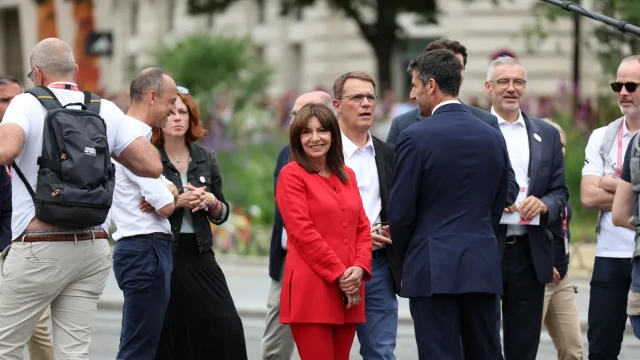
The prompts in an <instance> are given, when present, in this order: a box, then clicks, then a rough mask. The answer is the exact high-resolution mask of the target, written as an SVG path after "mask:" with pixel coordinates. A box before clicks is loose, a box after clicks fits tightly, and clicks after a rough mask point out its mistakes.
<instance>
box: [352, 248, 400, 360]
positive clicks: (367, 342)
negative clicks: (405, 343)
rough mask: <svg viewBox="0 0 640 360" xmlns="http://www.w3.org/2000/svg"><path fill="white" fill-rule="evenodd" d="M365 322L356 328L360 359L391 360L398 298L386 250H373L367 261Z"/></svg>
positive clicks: (394, 357)
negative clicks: (369, 272) (369, 269)
mask: <svg viewBox="0 0 640 360" xmlns="http://www.w3.org/2000/svg"><path fill="white" fill-rule="evenodd" d="M364 286H365V294H366V297H365V299H364V300H365V307H364V309H365V318H366V320H367V321H366V322H364V323H361V324H358V326H357V328H356V330H357V333H358V340H359V341H360V355H361V356H362V358H363V359H367V360H368V359H381V360H395V359H396V356H395V355H394V354H393V352H394V350H395V349H396V338H397V337H398V298H397V297H396V293H395V291H394V289H393V276H392V274H391V268H390V266H389V258H388V255H387V251H386V250H384V249H381V250H375V251H374V258H373V260H372V261H371V280H370V281H367V282H366V283H365V284H364Z"/></svg>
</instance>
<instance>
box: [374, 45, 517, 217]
mask: <svg viewBox="0 0 640 360" xmlns="http://www.w3.org/2000/svg"><path fill="white" fill-rule="evenodd" d="M436 49H447V50H451V51H452V52H453V53H454V54H455V55H456V57H457V58H458V59H459V60H460V61H461V62H462V70H461V73H460V75H461V77H462V80H461V81H464V69H465V67H466V66H467V48H466V47H464V45H462V44H460V42H458V41H455V40H444V39H442V40H436V41H433V42H431V43H429V45H427V47H426V48H425V49H424V52H427V51H431V50H436ZM424 52H423V53H424ZM414 97H415V95H414V93H413V91H412V92H411V98H414ZM461 103H462V102H461ZM462 106H463V107H464V109H465V110H467V111H468V112H470V113H471V114H473V115H474V116H475V117H477V118H478V119H480V120H482V121H484V122H486V123H487V124H489V125H491V126H492V127H494V128H495V129H496V130H500V128H499V126H498V119H497V118H496V117H495V116H494V115H492V114H490V113H489V112H487V111H484V110H482V109H478V108H476V107H473V106H471V105H467V104H462ZM422 119H424V117H423V116H421V115H420V109H415V110H411V111H408V112H406V113H404V114H402V115H399V116H397V117H396V118H394V119H393V121H392V122H391V129H389V134H388V135H387V143H389V144H391V145H395V144H396V142H397V141H398V136H400V133H401V132H402V130H404V129H406V128H408V127H409V126H411V125H413V124H415V123H417V122H418V121H420V120H422ZM518 191H519V187H518V182H517V181H516V175H515V173H514V172H513V169H512V168H511V165H509V190H508V192H507V202H506V206H510V205H512V204H513V203H514V202H515V201H516V197H517V196H518Z"/></svg>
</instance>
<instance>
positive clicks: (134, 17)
mask: <svg viewBox="0 0 640 360" xmlns="http://www.w3.org/2000/svg"><path fill="white" fill-rule="evenodd" d="M139 7H140V4H139V3H138V0H134V1H133V2H132V3H131V35H138V12H139Z"/></svg>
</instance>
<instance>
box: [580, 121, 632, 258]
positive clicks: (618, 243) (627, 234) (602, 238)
mask: <svg viewBox="0 0 640 360" xmlns="http://www.w3.org/2000/svg"><path fill="white" fill-rule="evenodd" d="M606 131H607V127H606V126H605V127H601V128H598V129H596V130H594V131H593V132H592V133H591V136H590V137H589V142H588V143H587V147H586V149H585V160H584V167H583V168H582V176H585V175H594V176H600V177H602V176H604V175H606V174H609V175H613V176H616V177H617V173H616V171H615V170H614V169H613V166H612V164H609V163H605V161H604V160H603V159H602V156H600V146H601V145H602V140H603V139H604V134H605V132H606ZM632 137H633V134H631V133H630V132H629V130H628V129H627V126H626V124H625V126H624V127H623V132H622V154H621V157H620V158H621V160H622V161H621V162H624V154H625V152H626V151H627V146H628V145H629V142H630V141H631V138H632ZM609 157H610V159H611V160H612V161H613V162H618V139H617V137H616V139H615V140H614V141H613V146H612V147H611V151H610V152H609ZM619 166H620V168H621V169H622V163H621V164H619ZM633 238H634V233H633V231H631V230H629V229H626V228H623V227H619V226H615V225H613V220H612V219H611V211H603V212H602V217H601V219H600V232H599V234H598V240H597V241H598V242H597V244H596V256H598V257H609V258H631V256H632V255H633V248H634V240H633Z"/></svg>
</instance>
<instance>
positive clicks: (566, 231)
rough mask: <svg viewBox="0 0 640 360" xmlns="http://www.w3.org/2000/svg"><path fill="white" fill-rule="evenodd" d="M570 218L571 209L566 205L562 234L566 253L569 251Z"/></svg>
mask: <svg viewBox="0 0 640 360" xmlns="http://www.w3.org/2000/svg"><path fill="white" fill-rule="evenodd" d="M568 218H569V210H568V208H567V207H566V206H565V208H564V216H563V217H562V236H563V237H564V254H565V255H566V254H568V253H569V228H568V227H567V221H568Z"/></svg>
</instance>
